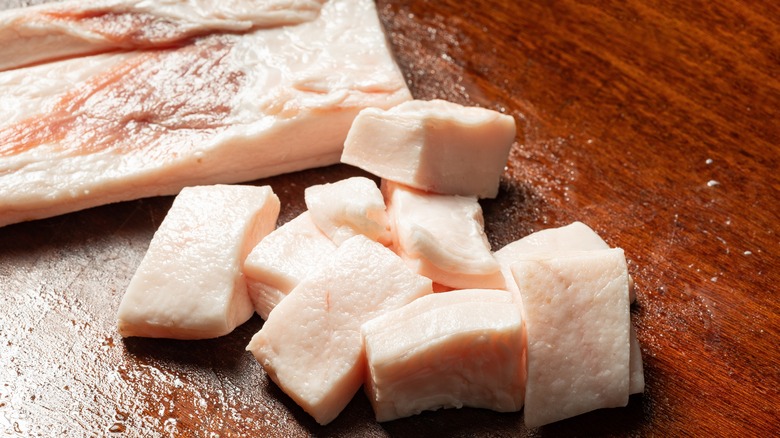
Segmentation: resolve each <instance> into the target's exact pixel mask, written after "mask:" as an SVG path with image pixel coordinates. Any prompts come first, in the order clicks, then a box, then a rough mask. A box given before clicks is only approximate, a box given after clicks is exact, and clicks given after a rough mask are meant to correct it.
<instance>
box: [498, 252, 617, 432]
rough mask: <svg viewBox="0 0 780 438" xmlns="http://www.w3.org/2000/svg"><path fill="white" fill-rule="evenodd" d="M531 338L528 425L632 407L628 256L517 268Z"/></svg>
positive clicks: (600, 255) (579, 256)
mask: <svg viewBox="0 0 780 438" xmlns="http://www.w3.org/2000/svg"><path fill="white" fill-rule="evenodd" d="M511 270H512V274H513V276H514V278H515V281H516V283H517V287H518V289H519V291H520V294H521V295H522V300H523V306H524V308H525V312H526V314H525V323H526V330H527V336H528V356H527V360H528V379H527V383H526V395H525V424H526V426H528V427H538V426H542V425H544V424H547V423H552V422H554V421H558V420H562V419H564V418H569V417H572V416H575V415H579V414H582V413H585V412H589V411H592V410H595V409H600V408H610V407H619V406H625V405H626V404H627V403H628V395H629V388H630V386H629V380H630V362H631V361H630V350H631V348H630V318H629V316H630V315H629V302H628V270H627V267H626V260H625V256H624V255H623V251H622V250H621V249H606V250H599V251H587V252H579V253H572V254H571V255H569V256H566V257H556V258H549V259H544V258H540V259H537V260H523V261H517V262H515V263H514V264H513V265H512V267H511Z"/></svg>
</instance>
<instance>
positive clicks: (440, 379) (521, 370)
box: [361, 289, 525, 421]
mask: <svg viewBox="0 0 780 438" xmlns="http://www.w3.org/2000/svg"><path fill="white" fill-rule="evenodd" d="M511 302H512V297H511V296H510V294H509V293H508V292H506V291H499V290H482V289H470V290H469V289H462V290H457V291H452V292H444V293H438V294H432V295H428V296H425V297H422V298H419V299H417V300H415V301H413V302H412V303H410V304H407V305H406V306H404V307H401V308H400V309H397V310H394V311H392V312H388V313H386V314H384V315H381V316H379V317H377V318H375V319H372V320H371V321H368V322H367V323H365V324H363V326H362V328H361V332H362V334H363V339H364V343H365V348H366V357H367V360H368V370H369V373H368V376H367V381H366V385H365V387H366V393H367V395H368V399H369V401H370V402H371V404H372V406H373V408H374V413H375V414H376V419H377V421H390V420H395V419H397V418H402V417H407V416H410V415H415V414H419V413H420V412H422V411H424V410H436V409H439V408H460V407H463V406H470V407H476V408H486V409H492V410H494V411H498V412H513V411H517V410H520V408H521V407H522V406H523V396H524V391H525V339H524V333H523V323H522V318H521V316H520V312H518V311H517V310H516V308H515V307H514V306H512V305H511Z"/></svg>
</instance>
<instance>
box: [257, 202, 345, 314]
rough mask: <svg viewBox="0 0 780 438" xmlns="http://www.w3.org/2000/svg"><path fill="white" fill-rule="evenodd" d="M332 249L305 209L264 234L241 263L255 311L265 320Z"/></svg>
mask: <svg viewBox="0 0 780 438" xmlns="http://www.w3.org/2000/svg"><path fill="white" fill-rule="evenodd" d="M335 251H336V244H335V243H333V242H332V241H331V240H330V239H328V236H326V235H324V234H322V231H320V229H319V228H317V226H316V225H314V222H312V220H311V214H310V213H309V212H308V211H304V212H303V213H301V214H300V215H298V217H296V218H295V219H293V220H291V221H289V222H287V223H286V224H284V225H282V226H281V227H279V228H277V229H276V230H274V231H272V232H271V233H270V234H269V235H267V236H265V238H263V240H261V241H260V243H258V244H257V246H255V247H254V248H253V249H252V252H250V253H249V256H247V258H246V261H245V262H244V274H245V275H246V277H247V284H248V286H249V297H250V298H251V299H252V304H253V305H254V306H255V310H256V311H257V313H258V314H259V315H260V316H261V317H262V318H263V319H268V314H269V313H271V310H273V308H274V307H276V306H277V305H278V304H279V302H281V301H282V299H284V297H286V296H287V294H289V293H290V291H292V290H293V289H294V288H295V286H297V285H298V283H300V282H301V281H302V280H303V279H304V278H306V277H307V276H308V275H309V274H311V273H312V272H315V271H316V270H317V267H318V266H320V265H321V264H323V263H324V262H325V261H326V260H328V259H330V257H331V255H332V254H333V253H334V252H335Z"/></svg>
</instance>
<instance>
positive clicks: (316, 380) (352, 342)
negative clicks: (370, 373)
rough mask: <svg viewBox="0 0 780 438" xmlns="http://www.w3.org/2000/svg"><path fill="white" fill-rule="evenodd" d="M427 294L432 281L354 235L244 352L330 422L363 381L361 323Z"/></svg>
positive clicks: (290, 297)
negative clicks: (253, 357)
mask: <svg viewBox="0 0 780 438" xmlns="http://www.w3.org/2000/svg"><path fill="white" fill-rule="evenodd" d="M431 293H433V292H432V291H431V281H430V280H429V279H427V278H425V277H422V276H420V275H417V274H415V273H413V272H411V271H410V270H409V268H407V267H406V265H405V264H404V263H403V261H402V260H401V259H400V258H399V257H398V256H397V255H396V254H394V253H393V252H392V251H391V250H389V249H387V248H385V247H384V246H383V245H381V244H380V243H377V242H374V241H373V240H370V239H368V238H367V237H365V236H363V235H358V236H355V237H352V238H350V239H348V240H347V241H345V242H344V243H342V244H341V246H339V248H338V249H337V250H336V252H335V253H334V254H333V256H332V257H330V258H329V259H328V260H327V261H326V262H325V263H324V264H323V265H322V266H321V267H320V269H319V270H318V271H317V272H314V273H312V274H311V275H309V276H308V277H306V278H305V279H304V280H303V281H302V282H301V283H300V284H299V285H298V286H297V287H296V288H295V289H293V291H292V292H290V294H289V295H288V296H287V297H286V298H285V299H284V300H282V302H281V303H279V305H278V306H276V308H275V309H274V311H273V312H271V314H270V315H269V316H268V320H267V321H266V322H265V324H264V325H263V327H262V329H260V331H259V332H257V334H255V336H254V337H253V338H252V341H251V342H250V343H249V345H248V346H247V350H249V351H251V352H252V354H254V356H255V358H257V360H258V362H260V364H262V365H263V368H264V369H265V370H266V372H267V373H268V375H269V376H270V377H271V379H272V380H273V381H274V382H276V383H277V384H278V385H279V386H280V387H281V388H282V390H283V391H284V392H285V393H287V395H289V396H290V397H292V399H293V400H295V402H296V403H298V405H299V406H301V407H302V408H303V410H305V411H306V412H308V413H309V414H310V415H311V416H312V417H314V419H315V420H316V421H317V422H318V423H320V424H327V423H329V422H331V421H332V420H333V419H335V418H336V416H337V415H338V414H339V413H340V412H341V411H342V410H343V409H344V407H345V406H346V405H347V404H348V403H349V401H350V400H351V399H352V397H353V396H354V394H355V393H356V392H357V390H358V389H359V388H360V385H361V384H362V380H363V376H364V374H365V353H364V350H363V342H362V338H361V335H360V326H361V325H362V324H363V323H364V322H366V321H368V320H369V319H372V318H375V317H377V316H379V315H381V314H383V313H385V312H387V311H390V310H393V309H396V308H398V307H401V306H403V305H405V304H407V303H410V302H412V301H413V300H415V299H417V298H419V297H421V296H424V295H427V294H431Z"/></svg>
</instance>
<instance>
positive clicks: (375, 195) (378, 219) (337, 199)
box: [305, 176, 392, 246]
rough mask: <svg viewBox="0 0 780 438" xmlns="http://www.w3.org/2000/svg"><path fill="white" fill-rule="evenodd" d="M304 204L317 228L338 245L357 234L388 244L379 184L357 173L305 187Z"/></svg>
mask: <svg viewBox="0 0 780 438" xmlns="http://www.w3.org/2000/svg"><path fill="white" fill-rule="evenodd" d="M305 198H306V207H308V209H309V212H310V213H311V217H312V220H314V223H315V224H317V227H319V229H320V230H322V232H323V233H325V234H326V235H327V236H328V237H330V238H331V240H333V241H334V242H335V243H336V244H337V245H340V244H341V243H342V242H344V241H345V240H347V239H349V238H350V237H352V236H355V235H357V234H362V235H364V236H366V237H368V238H369V239H372V240H376V241H377V242H379V243H381V244H383V245H385V246H387V245H389V244H390V243H391V242H392V237H391V235H390V224H389V221H388V219H387V209H386V206H385V200H384V198H383V197H382V192H381V191H379V187H377V186H376V184H375V183H374V182H373V181H371V180H370V179H368V178H365V177H362V176H356V177H352V178H347V179H344V180H341V181H336V182H335V183H330V184H318V185H314V186H311V187H307V188H306V192H305Z"/></svg>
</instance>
